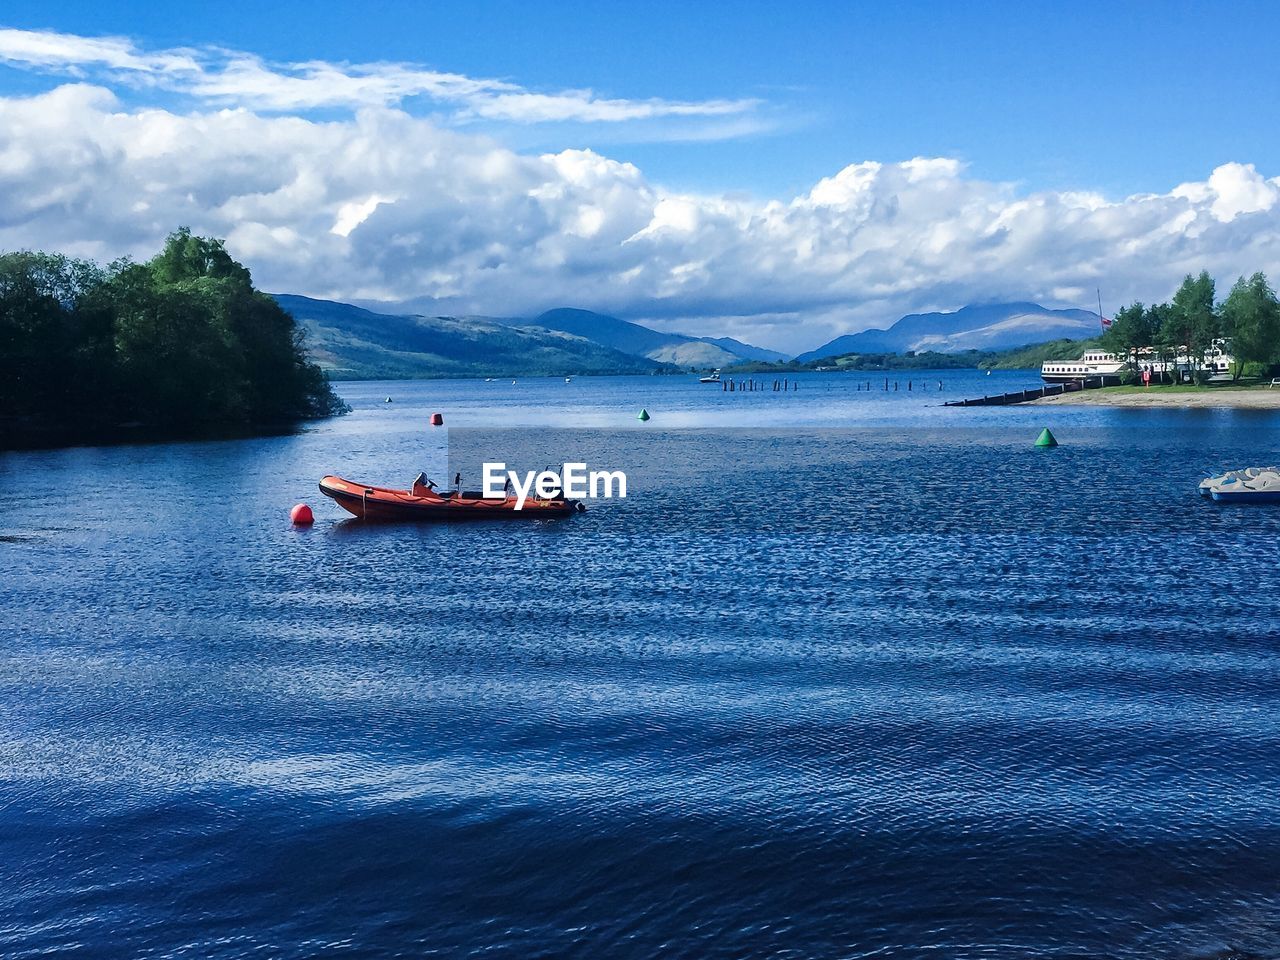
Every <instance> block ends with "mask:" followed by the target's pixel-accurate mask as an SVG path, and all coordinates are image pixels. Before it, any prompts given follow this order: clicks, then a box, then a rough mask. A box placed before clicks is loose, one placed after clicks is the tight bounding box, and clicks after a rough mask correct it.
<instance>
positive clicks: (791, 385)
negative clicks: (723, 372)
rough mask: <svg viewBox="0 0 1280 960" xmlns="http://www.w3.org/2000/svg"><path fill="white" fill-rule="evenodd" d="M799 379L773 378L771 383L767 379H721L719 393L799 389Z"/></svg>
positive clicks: (777, 391) (781, 391) (779, 391)
mask: <svg viewBox="0 0 1280 960" xmlns="http://www.w3.org/2000/svg"><path fill="white" fill-rule="evenodd" d="M799 389H800V383H799V381H796V380H792V379H790V378H789V377H783V378H782V379H781V380H774V381H772V383H770V381H768V380H755V379H751V378H749V379H746V380H721V381H720V392H721V393H755V392H756V391H760V392H762V393H764V392H771V393H788V392H790V391H793V390H799Z"/></svg>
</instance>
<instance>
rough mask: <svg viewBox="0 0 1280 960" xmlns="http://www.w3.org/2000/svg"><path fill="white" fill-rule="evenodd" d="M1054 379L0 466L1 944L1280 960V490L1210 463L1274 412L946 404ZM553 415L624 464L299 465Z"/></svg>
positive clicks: (572, 387) (858, 391)
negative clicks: (299, 505)
mask: <svg viewBox="0 0 1280 960" xmlns="http://www.w3.org/2000/svg"><path fill="white" fill-rule="evenodd" d="M1036 379H1037V378H1036V377H1035V375H1034V373H1019V372H1008V373H997V374H995V375H993V376H991V377H986V376H982V375H980V374H978V373H977V372H970V371H942V372H938V373H932V374H923V375H922V374H919V373H915V372H913V373H911V374H898V375H891V378H890V389H888V390H885V388H884V376H883V375H881V376H879V377H876V376H874V375H867V376H862V377H859V376H857V375H853V374H830V375H821V374H806V375H802V376H800V378H799V383H800V389H799V390H797V391H788V392H787V393H785V394H784V393H781V392H775V391H773V389H772V377H770V378H767V379H766V389H764V390H760V391H756V392H748V393H738V392H735V393H733V394H729V393H725V392H723V391H722V390H721V389H720V388H719V387H716V386H708V385H700V384H698V383H696V382H695V381H694V380H693V378H683V377H681V378H674V377H625V378H574V379H573V380H572V381H571V382H569V383H566V382H564V381H563V379H562V378H558V379H550V378H548V379H540V380H522V381H518V382H515V383H512V382H511V381H509V380H503V381H495V382H488V383H485V382H478V381H431V382H415V383H405V382H396V383H360V384H340V385H338V386H339V390H340V392H341V393H342V394H343V396H344V397H346V398H347V399H348V400H349V402H350V403H351V405H352V407H353V412H352V413H351V414H350V415H349V416H347V417H344V418H340V419H336V420H332V421H328V422H324V423H320V424H315V425H311V426H309V427H308V428H306V429H305V430H304V431H302V432H300V433H298V434H296V435H291V436H283V437H271V438H265V439H254V440H228V441H210V442H199V443H175V444H154V445H132V446H114V447H102V448H78V449H70V450H58V451H39V452H25V453H8V454H0V562H2V563H3V568H2V572H3V580H2V581H0V596H2V597H3V610H4V616H3V623H2V625H0V955H3V956H5V957H14V958H18V957H21V958H29V957H54V956H58V957H61V956H84V957H94V958H97V957H102V958H162V957H164V958H168V957H173V958H178V957H182V958H186V957H192V958H194V957H215V958H230V957H287V958H294V957H298V958H301V957H326V956H333V957H477V958H478V957H486V958H489V957H493V958H505V957H511V958H531V957H547V958H550V957H582V958H588V957H591V958H594V957H628V958H630V957H637V958H640V957H644V958H648V957H671V958H720V957H723V958H730V957H734V958H739V957H770V958H802V957H823V958H825V957H848V958H869V957H878V958H879V957H885V958H888V957H892V958H917V957H919V958H926V957H928V958H979V957H983V958H986V957H998V958H1005V957H1009V958H1021V957H1049V958H1094V957H1115V958H1151V957H1173V958H1201V957H1206V958H1207V957H1228V956H1238V957H1245V956H1257V957H1268V958H1270V957H1280V665H1278V661H1277V656H1276V650H1277V645H1278V643H1280V615H1278V614H1280V563H1278V562H1277V560H1278V558H1277V544H1278V543H1280V510H1273V509H1268V508H1265V507H1234V508H1232V507H1225V506H1223V505H1218V504H1214V503H1212V502H1209V501H1205V500H1203V499H1202V498H1200V497H1199V496H1198V495H1197V493H1196V491H1195V485H1196V483H1197V482H1198V480H1199V479H1200V478H1201V477H1203V476H1205V475H1206V474H1207V473H1209V472H1211V471H1214V470H1217V469H1225V468H1230V467H1239V466H1247V465H1261V464H1269V463H1274V462H1276V461H1277V460H1280V413H1275V414H1273V413H1268V412H1249V411H1225V410H1167V409H1162V410H1119V409H1106V408H1094V407H1059V406H1049V407H1044V406H1018V407H1010V408H967V409H951V408H944V407H942V406H941V405H940V404H941V402H942V401H943V400H946V399H954V398H958V397H961V396H979V395H982V394H983V393H997V392H1001V391H1003V390H1013V389H1019V388H1021V387H1024V386H1032V385H1034V384H1035V383H1036ZM908 380H910V382H911V389H910V390H908V389H907V384H908ZM895 381H896V382H897V383H898V389H896V390H894V389H893V383H894V382H895ZM939 381H942V389H941V390H939ZM388 396H390V397H391V399H392V401H393V402H391V403H386V402H385V400H386V398H387V397H388ZM641 407H644V408H646V409H647V410H648V411H649V413H650V414H651V415H652V417H653V419H652V420H651V421H649V422H648V423H641V422H639V421H638V420H636V414H637V413H638V411H639V410H640V408H641ZM437 411H438V412H441V413H443V414H444V417H445V422H446V425H447V426H446V427H445V428H434V429H433V428H431V427H430V426H429V425H428V417H429V415H430V413H432V412H437ZM1045 426H1048V427H1050V428H1051V429H1052V430H1053V431H1054V433H1055V434H1056V435H1057V436H1058V438H1059V440H1060V441H1061V442H1062V445H1061V446H1060V447H1058V448H1057V449H1054V450H1039V449H1036V448H1035V447H1034V446H1033V441H1034V440H1035V437H1036V435H1037V434H1038V433H1039V431H1040V429H1041V428H1042V427H1045ZM557 450H563V451H565V452H566V456H567V455H568V453H569V452H572V453H573V454H574V456H575V457H581V458H582V459H584V460H588V461H589V462H590V463H591V464H592V465H593V466H597V465H598V466H600V467H604V468H611V469H624V470H626V471H627V473H628V476H629V480H630V485H629V490H628V497H627V498H626V499H625V500H618V499H615V500H608V501H595V502H592V503H591V504H590V505H589V506H590V508H589V510H588V511H587V512H586V513H584V514H580V515H577V516H574V517H571V518H569V519H566V520H560V521H537V522H508V523H476V524H458V525H426V526H423V525H409V526H396V525H367V524H362V523H360V522H359V521H356V520H353V519H349V518H348V519H344V518H345V517H346V515H345V514H344V513H343V512H342V511H341V510H340V509H339V508H338V507H337V506H336V505H335V504H333V503H331V502H329V501H327V500H325V499H324V498H322V497H320V496H319V494H318V492H317V490H316V486H315V483H316V481H317V480H318V479H319V477H321V476H323V475H324V474H326V473H340V474H343V475H346V476H350V477H353V478H355V479H357V480H361V481H364V482H369V483H377V484H386V485H393V486H402V485H405V484H407V482H408V480H409V479H410V478H411V477H412V476H413V474H414V473H416V472H417V471H418V470H419V469H425V470H426V471H427V472H428V473H430V474H432V475H434V476H436V477H437V478H438V479H442V480H443V479H444V478H446V477H447V476H449V475H451V474H452V473H455V472H463V473H464V474H465V476H466V477H467V480H468V481H475V482H478V480H479V476H478V471H479V463H480V462H481V461H482V460H484V459H490V458H491V459H495V460H507V461H509V462H511V463H512V465H513V466H517V465H518V466H519V467H521V468H522V469H525V468H535V467H540V466H542V465H543V462H540V460H539V458H543V457H547V456H550V455H551V454H553V453H555V452H556V451H557ZM548 451H550V452H551V454H549V453H548ZM467 485H468V486H471V485H472V483H470V482H468V483H467ZM299 501H306V502H308V503H310V504H311V505H312V506H313V507H314V508H315V511H316V516H317V522H316V524H315V525H314V527H311V528H309V529H307V528H303V529H298V528H293V527H291V526H290V524H289V522H288V511H289V508H290V507H291V506H292V505H293V504H294V503H296V502H299Z"/></svg>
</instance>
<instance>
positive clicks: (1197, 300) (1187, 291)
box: [1160, 270, 1221, 366]
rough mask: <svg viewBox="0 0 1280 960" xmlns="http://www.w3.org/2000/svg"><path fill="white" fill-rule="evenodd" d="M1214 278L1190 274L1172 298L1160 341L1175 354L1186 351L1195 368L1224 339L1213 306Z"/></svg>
mask: <svg viewBox="0 0 1280 960" xmlns="http://www.w3.org/2000/svg"><path fill="white" fill-rule="evenodd" d="M1213 297H1214V284H1213V277H1211V276H1209V273H1208V271H1207V270H1201V271H1200V275H1199V276H1197V277H1193V276H1191V274H1187V276H1186V277H1185V278H1184V279H1183V281H1182V285H1181V286H1180V287H1178V290H1177V292H1176V293H1175V294H1174V295H1173V302H1172V303H1170V304H1169V311H1168V314H1167V315H1166V316H1165V318H1164V321H1163V323H1162V325H1161V330H1160V339H1161V340H1162V341H1163V342H1164V343H1165V345H1166V346H1168V347H1171V348H1172V349H1173V350H1174V352H1175V354H1176V352H1177V351H1178V350H1179V349H1180V348H1185V349H1186V351H1187V356H1188V357H1189V358H1190V360H1191V363H1192V365H1193V366H1194V365H1195V364H1196V363H1197V358H1199V360H1200V361H1203V358H1204V352H1205V351H1206V350H1208V349H1209V346H1210V345H1211V344H1212V342H1213V340H1214V339H1215V338H1217V337H1219V336H1221V324H1220V321H1219V318H1218V313H1217V310H1216V309H1215V308H1214V304H1213Z"/></svg>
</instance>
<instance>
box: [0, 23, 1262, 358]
mask: <svg viewBox="0 0 1280 960" xmlns="http://www.w3.org/2000/svg"><path fill="white" fill-rule="evenodd" d="M1277 35H1280V5H1276V4H1264V3H1246V2H1236V3H1231V4H1207V3H1199V4H1195V3H1186V2H1178V0H1169V2H1162V3H1148V4H1105V3H1092V2H1077V3H1073V4H1070V5H1067V4H1047V3H1026V2H1023V3H1016V4H1015V3H986V4H982V5H966V4H953V3H917V4H890V3H876V4H861V3H794V4H789V5H784V4H778V3H738V4H691V3H687V2H685V3H672V2H665V0H658V2H649V3H645V4H627V5H623V4H611V3H558V4H531V3H514V2H500V3H485V2H472V3H422V2H416V3H414V2H402V0H397V2H369V3H362V4H349V3H342V4H339V3H315V2H311V3H299V2H283V3H270V4H260V3H249V2H244V0H224V2H221V3H219V4H218V5H216V6H214V5H187V6H184V7H182V8H175V7H173V6H172V5H168V4H158V3H127V2H120V3H111V4H104V3H101V2H95V3H89V2H80V0H72V2H62V3H58V4H56V5H36V4H28V5H24V6H23V7H20V8H15V9H9V10H5V11H3V12H0V249H12V248H15V247H43V248H52V249H61V250H64V251H66V252H69V253H74V254H78V255H86V256H92V257H96V258H99V259H111V258H113V257H114V256H117V255H120V254H122V253H125V254H130V255H134V256H145V255H147V254H148V252H149V251H151V250H154V249H155V247H156V246H157V245H158V243H159V242H160V241H161V240H162V239H163V236H164V234H165V233H166V232H167V231H168V230H170V229H172V228H173V227H175V226H177V225H178V224H187V225H190V226H192V227H193V229H196V230H197V231H201V232H207V233H211V234H214V235H217V236H222V237H225V238H226V239H227V241H228V245H229V247H230V249H231V250H232V252H233V253H234V254H236V255H237V256H238V257H240V258H241V259H243V260H244V261H245V262H246V263H247V264H248V265H249V266H250V267H251V269H253V271H254V274H255V277H256V278H257V279H258V281H259V282H260V283H261V284H263V285H265V286H267V287H268V288H270V289H275V290H280V291H287V292H297V293H304V294H309V295H313V296H321V297H332V298H334V299H356V300H362V301H382V302H388V303H410V304H412V305H414V307H415V308H417V309H422V310H424V311H430V312H440V313H445V312H457V313H493V314H508V315H510V314H520V315H529V314H532V313H535V312H537V311H539V310H541V309H545V308H547V307H551V306H561V305H573V306H583V307H588V308H593V309H599V310H604V311H607V312H611V313H614V314H617V315H621V316H626V317H628V318H631V319H637V320H642V321H645V322H651V323H653V324H654V325H655V326H660V327H667V328H672V329H683V330H688V331H690V332H695V333H707V334H726V335H731V336H739V337H743V338H745V339H751V340H755V341H757V342H760V343H763V344H765V345H769V346H777V347H781V348H783V349H787V348H796V349H802V348H806V347H809V346H813V345H815V344H816V343H818V342H821V341H822V340H824V339H826V338H828V337H830V336H833V335H836V334H839V333H844V332H850V331H852V330H856V329H861V328H864V327H866V326H869V325H874V326H885V325H887V324H888V323H891V322H892V321H893V320H894V319H896V318H897V317H898V316H900V315H901V314H903V313H906V312H911V311H915V310H929V309H954V308H957V307H960V306H962V305H964V304H965V303H970V302H976V301H990V300H997V299H1010V300H1013V299H1017V300H1036V301H1039V302H1041V303H1044V304H1046V305H1048V306H1085V307H1088V306H1090V305H1091V302H1092V299H1093V292H1094V290H1095V289H1096V287H1098V286H1101V287H1103V288H1104V291H1106V294H1105V296H1106V299H1107V301H1108V302H1110V303H1116V304H1118V303H1120V302H1125V301H1127V300H1129V299H1132V298H1141V299H1145V300H1150V299H1155V298H1163V297H1166V296H1168V294H1169V292H1170V290H1171V289H1172V288H1173V287H1174V286H1176V284H1177V281H1178V279H1179V278H1180V277H1181V275H1182V274H1183V273H1185V272H1188V271H1196V270H1199V269H1200V268H1202V267H1204V268H1208V269H1210V270H1211V271H1213V272H1215V273H1216V274H1219V275H1220V276H1221V277H1222V278H1223V280H1224V281H1225V282H1229V281H1230V280H1231V279H1233V278H1234V276H1235V275H1237V274H1239V273H1246V274H1247V273H1251V272H1253V271H1254V270H1264V271H1268V272H1272V273H1276V272H1280V158H1277V157H1276V156H1275V154H1276V150H1277V138H1278V137H1280V133H1277V130H1276V127H1275V124H1274V123H1273V122H1272V115H1273V104H1275V103H1276V101H1277V94H1280V90H1278V89H1277V86H1278V80H1277V78H1278V76H1280V70H1278V69H1277V67H1276V66H1275V63H1276V58H1275V55H1274V52H1273V49H1272V48H1273V45H1274V38H1275V37H1276V36H1277Z"/></svg>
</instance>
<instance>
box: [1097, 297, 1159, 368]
mask: <svg viewBox="0 0 1280 960" xmlns="http://www.w3.org/2000/svg"><path fill="white" fill-rule="evenodd" d="M1154 337H1155V331H1154V330H1153V329H1152V325H1151V317H1150V314H1149V313H1148V312H1147V309H1146V307H1144V306H1143V305H1142V304H1141V303H1138V302H1136V301H1135V302H1134V303H1132V304H1130V305H1129V306H1127V307H1121V308H1120V309H1119V310H1118V311H1117V312H1116V315H1115V317H1114V318H1113V319H1112V321H1111V328H1110V329H1109V330H1108V331H1107V332H1106V333H1104V334H1103V335H1102V341H1101V343H1102V347H1103V349H1104V350H1107V351H1108V352H1110V353H1114V354H1117V355H1118V356H1122V357H1127V358H1129V360H1130V361H1131V362H1132V361H1133V360H1134V359H1135V358H1136V355H1137V352H1138V351H1139V350H1142V349H1145V348H1147V347H1150V346H1151V343H1152V340H1153V339H1154Z"/></svg>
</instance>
